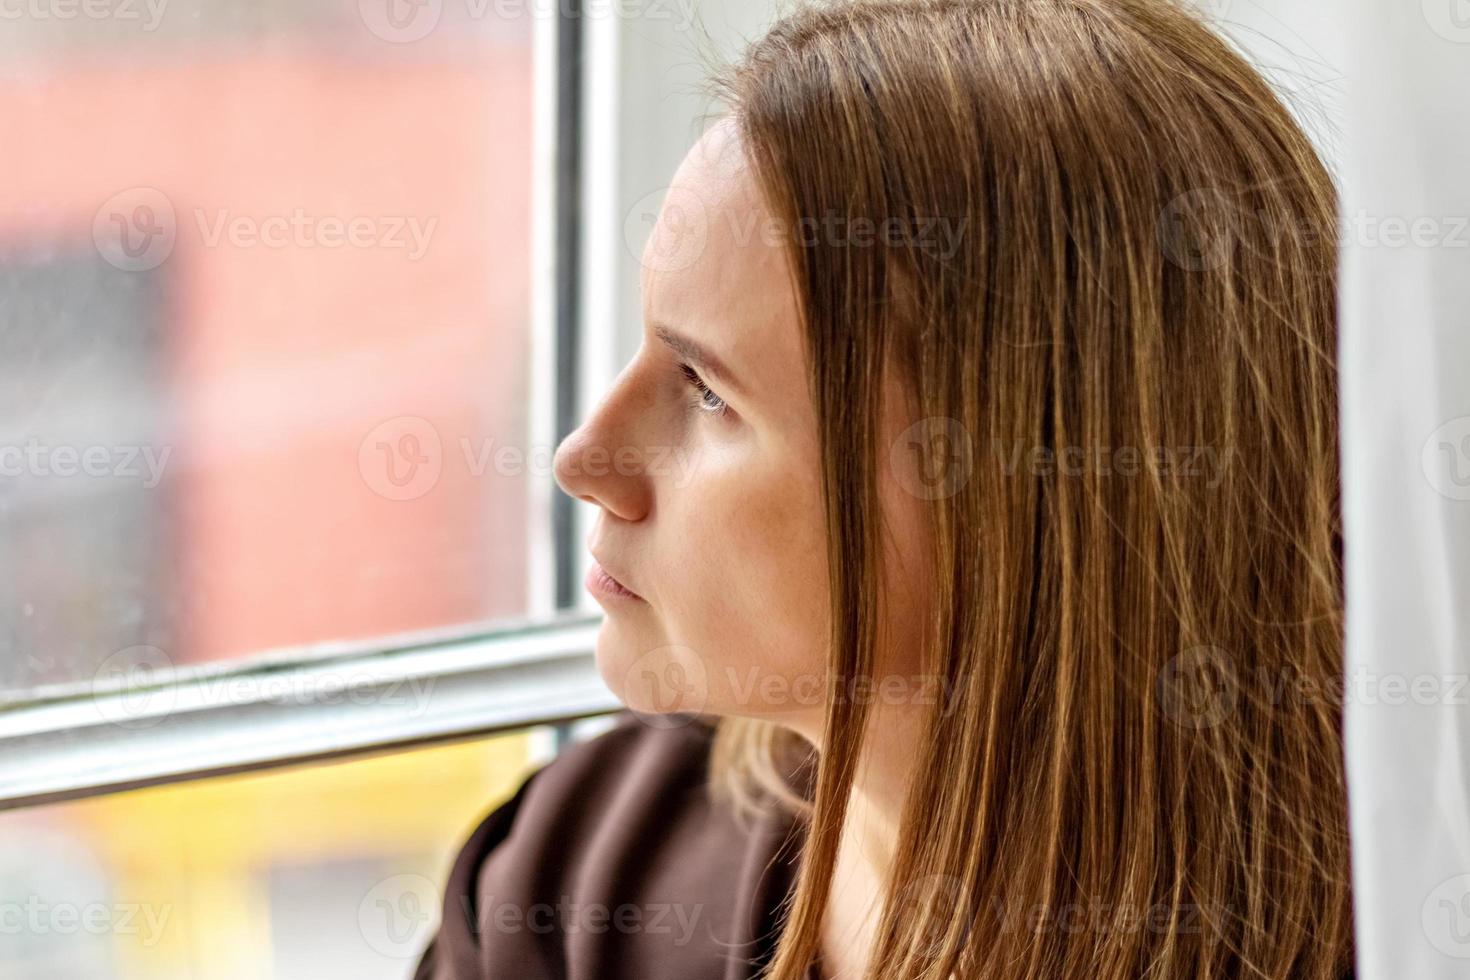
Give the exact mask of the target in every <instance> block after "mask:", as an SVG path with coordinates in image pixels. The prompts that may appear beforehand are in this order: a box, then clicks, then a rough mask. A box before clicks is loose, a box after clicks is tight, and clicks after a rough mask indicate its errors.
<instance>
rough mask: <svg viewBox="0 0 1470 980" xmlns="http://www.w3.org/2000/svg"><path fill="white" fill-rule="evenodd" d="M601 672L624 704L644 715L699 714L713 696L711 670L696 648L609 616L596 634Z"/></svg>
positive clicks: (604, 679) (597, 657) (609, 686)
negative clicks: (626, 625)
mask: <svg viewBox="0 0 1470 980" xmlns="http://www.w3.org/2000/svg"><path fill="white" fill-rule="evenodd" d="M596 660H597V672H598V673H599V674H601V675H602V680H603V682H604V683H605V684H607V686H608V689H609V690H610V691H612V693H613V694H614V695H615V696H616V697H617V699H618V700H619V701H621V702H623V704H625V705H627V707H628V708H630V709H631V710H633V711H635V712H637V713H639V714H642V715H672V714H690V713H694V714H698V713H701V712H703V711H705V710H706V708H707V704H708V701H709V673H708V670H707V669H706V666H705V662H704V658H703V657H701V656H700V655H699V653H698V652H697V651H695V650H694V649H693V648H692V647H689V646H685V645H683V644H678V643H669V642H668V641H667V640H666V639H665V638H664V637H663V636H662V635H653V636H641V635H639V631H636V630H628V629H626V628H624V627H622V626H620V625H618V624H616V623H613V622H612V620H611V618H609V619H606V620H603V624H602V628H601V629H600V630H599V631H598V634H597V648H596Z"/></svg>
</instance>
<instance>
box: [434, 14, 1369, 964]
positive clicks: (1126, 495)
mask: <svg viewBox="0 0 1470 980" xmlns="http://www.w3.org/2000/svg"><path fill="white" fill-rule="evenodd" d="M718 84H719V87H720V89H721V91H722V92H723V94H724V95H725V96H727V98H728V102H729V106H730V111H729V113H728V114H727V115H725V116H724V117H722V118H721V119H720V121H719V122H718V123H716V124H715V125H713V126H712V127H710V128H709V129H708V131H707V132H706V134H705V135H704V136H703V138H701V139H700V140H699V142H698V143H697V144H696V145H695V146H694V148H693V149H692V150H691V151H690V153H689V155H688V156H687V158H686V159H685V160H684V162H683V164H682V166H681V167H680V169H679V171H678V174H677V176H676V177H675V179H674V183H673V185H672V186H671V188H670V189H669V192H668V197H667V201H666V203H665V205H664V208H663V211H662V213H661V215H660V219H659V223H658V227H657V228H656V230H655V232H654V234H653V238H652V240H651V241H650V243H649V247H648V250H647V251H646V252H645V253H644V274H643V281H642V289H643V298H644V316H645V322H644V342H643V345H642V347H641V348H640V350H639V352H638V355H637V357H636V358H635V359H634V360H633V361H632V363H630V364H629V365H628V366H627V368H626V369H625V370H624V371H623V373H622V374H621V375H620V376H619V378H618V379H617V382H616V384H615V385H614V386H613V388H612V390H611V391H610V392H609V393H608V394H607V396H606V398H605V400H604V401H603V402H602V403H601V404H600V405H599V406H598V407H597V409H596V411H595V412H594V413H593V414H592V415H591V417H590V418H588V419H587V420H586V422H585V423H584V424H583V425H582V427H581V428H580V429H578V430H577V431H576V432H575V433H574V434H573V435H572V436H571V437H569V438H568V439H567V440H566V442H565V443H564V444H563V445H562V446H561V447H560V450H559V452H558V456H557V477H558V480H559V482H560V483H561V485H562V487H563V488H564V489H565V490H566V491H567V492H568V493H570V494H572V495H574V496H576V497H578V498H580V499H582V500H586V501H589V502H591V503H592V504H594V505H595V506H596V507H597V508H598V511H599V513H598V521H597V524H596V527H595V529H594V532H593V534H592V536H591V538H590V539H589V547H590V548H591V550H592V552H593V553H594V556H595V558H596V559H597V561H598V562H599V563H600V564H598V565H595V566H594V568H593V574H592V575H591V576H590V577H589V587H590V588H592V590H593V591H594V593H595V594H596V595H597V597H598V599H599V600H600V602H601V603H602V605H603V606H604V607H605V609H606V612H607V617H606V620H605V622H604V625H603V627H602V630H601V633H600V635H599V639H598V647H597V658H598V663H599V667H600V670H601V672H602V674H603V676H604V677H605V678H606V679H607V681H608V683H609V684H610V685H611V687H612V688H613V690H614V691H615V692H616V693H617V694H618V696H619V697H620V698H621V699H622V700H623V701H624V702H625V703H626V704H627V705H628V707H629V708H630V709H631V711H630V712H626V713H625V714H624V716H623V717H622V718H621V720H620V721H619V723H618V725H617V726H616V727H615V728H614V729H613V730H612V731H610V732H608V733H606V734H604V735H602V736H599V737H598V738H596V739H593V740H591V741H589V742H585V743H582V744H580V745H578V746H575V747H574V748H572V749H570V750H568V751H567V752H565V753H564V754H563V755H562V756H561V757H559V758H558V759H557V760H556V761H555V762H553V763H551V764H550V765H549V766H548V767H546V768H545V769H543V770H542V771H541V772H539V773H538V774H537V775H535V776H534V777H532V779H531V780H530V781H528V782H527V784H526V785H525V786H524V787H523V788H522V790H521V792H520V793H519V794H518V795H517V796H516V798H515V799H514V800H512V801H511V802H509V803H507V804H505V805H504V806H503V807H501V808H499V809H498V810H497V811H496V812H495V813H493V814H492V815H491V816H490V817H489V818H488V819H487V820H486V821H485V822H484V823H483V824H481V826H480V827H479V828H478V829H477V830H476V831H475V833H474V835H473V836H472V837H471V838H470V840H469V842H468V843H467V845H466V846H465V848H464V850H463V851H462V853H461V854H460V856H459V859H458V861H457V863H456V865H455V868H454V870H453V873H452V877H451V881H450V884H449V892H448V895H447V896H446V903H445V908H444V913H443V923H442V925H441V927H440V932H439V934H438V936H437V937H436V938H435V940H434V942H433V943H432V944H431V945H430V947H429V949H428V950H427V951H426V952H425V955H424V957H423V959H422V961H421V963H420V965H419V977H421V978H426V980H451V978H453V980H469V978H471V977H495V978H501V977H504V978H515V980H525V978H563V977H575V978H586V980H593V978H597V980H607V978H628V980H634V978H636V980H736V978H742V980H743V978H753V977H757V976H759V977H762V978H770V980H800V978H802V977H808V976H820V977H825V978H829V980H837V978H843V980H848V978H850V980H861V978H922V980H944V978H947V977H955V978H964V980H971V978H997V980H999V978H1005V980H1020V978H1034V980H1041V978H1047V980H1052V978H1077V980H1096V978H1108V980H1136V978H1140V977H1149V978H1190V980H1196V978H1198V980H1204V978H1245V977H1250V978H1293V980H1308V978H1310V980H1329V978H1330V980H1340V978H1341V977H1343V976H1345V975H1347V974H1348V972H1349V971H1350V969H1351V960H1352V931H1351V897H1350V892H1349V881H1348V878H1349V876H1348V853H1349V852H1348V840H1347V830H1346V813H1345V793H1344V782H1343V762H1342V745H1341V736H1340V714H1341V704H1340V698H1335V697H1333V696H1332V692H1333V691H1334V690H1340V685H1339V684H1338V680H1337V679H1338V675H1339V672H1340V669H1341V639H1342V634H1341V630H1342V618H1341V602H1342V599H1341V581H1340V579H1341V572H1340V548H1341V546H1340V537H1339V516H1338V450H1337V433H1336V428H1337V422H1336V390H1335V382H1334V352H1335V351H1334V349H1335V336H1334V264H1335V258H1336V253H1335V240H1334V229H1335V213H1334V208H1335V195H1334V190H1333V186H1332V183H1331V180H1330V178H1329V176H1328V174H1327V173H1326V171H1325V170H1324V168H1323V165H1322V163H1321V162H1320V160H1319V158H1318V156H1317V155H1316V154H1315V153H1314V151H1313V148H1312V146H1311V144H1310V143H1309V142H1308V140H1307V139H1306V138H1305V137H1304V136H1303V134H1302V132H1301V131H1300V130H1299V128H1298V127H1297V126H1296V125H1295V123H1294V122H1293V120H1292V118H1291V116H1290V115H1289V114H1288V112H1287V111H1286V110H1285V109H1284V108H1283V106H1282V104H1281V103H1280V102H1279V101H1278V99H1277V97H1276V96H1275V95H1273V94H1272V92H1271V91H1270V89H1269V88H1268V87H1267V85H1266V84H1264V83H1263V82H1262V80H1261V78H1260V77H1259V76H1258V75H1257V74H1256V73H1255V72H1254V71H1253V70H1252V69H1251V68H1250V67H1248V66H1247V64H1246V63H1245V62H1244V61H1242V59H1241V58H1240V57H1238V56H1237V55H1236V54H1235V53H1234V52H1233V51H1232V49H1231V48H1230V47H1229V46H1227V45H1226V44H1225V43H1223V42H1222V41H1221V40H1219V39H1218V38H1217V37H1216V36H1214V35H1213V34H1212V33H1211V32H1210V31H1209V30H1207V29H1206V28H1205V27H1204V26H1202V25H1201V24H1200V23H1198V22H1197V21H1196V20H1195V19H1193V18H1192V17H1191V16H1190V15H1188V14H1187V13H1185V12H1184V11H1183V10H1182V9H1180V8H1179V7H1176V6H1175V5H1173V4H1171V3H1168V2H1165V0H866V2H845V3H835V4H834V3H823V4H817V5H809V6H804V7H801V8H800V9H798V10H797V11H796V12H794V13H793V14H791V15H790V16H788V17H787V18H786V19H784V20H782V21H781V22H780V23H779V24H777V26H776V27H775V28H773V29H772V30H771V31H770V33H769V34H767V35H766V36H765V37H763V38H762V39H760V40H759V41H758V42H756V43H755V44H754V45H753V46H752V47H751V48H750V49H749V51H748V52H747V53H746V54H745V56H744V58H743V59H742V60H741V61H740V62H739V63H738V64H736V65H734V66H733V67H731V68H729V69H728V70H727V71H725V72H724V73H723V74H722V75H721V76H719V82H718Z"/></svg>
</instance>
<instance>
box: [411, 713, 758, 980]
mask: <svg viewBox="0 0 1470 980" xmlns="http://www.w3.org/2000/svg"><path fill="white" fill-rule="evenodd" d="M657 721H658V722H659V724H658V725H657V726H655V725H651V724H647V723H645V722H644V721H642V720H641V719H640V718H639V717H638V716H636V715H634V714H632V713H631V712H627V711H624V712H622V713H620V715H619V716H618V718H617V721H616V723H615V725H614V726H613V727H612V728H611V729H609V730H608V731H605V732H603V733H602V734H600V735H598V736H596V737H595V738H592V739H589V740H588V741H586V742H582V743H578V744H575V745H572V746H569V747H568V748H566V749H565V750H564V751H563V752H562V753H561V754H560V755H558V756H557V757H556V759H554V760H553V761H552V762H550V763H548V764H547V765H546V766H544V767H543V768H541V769H540V770H537V771H536V772H535V773H534V774H532V775H531V776H530V777H529V778H528V779H526V780H525V781H524V782H523V783H522V785H521V787H520V789H519V790H518V791H517V792H516V794H515V795H514V796H513V797H512V798H511V799H510V800H508V801H506V802H505V803H504V804H502V805H501V806H499V807H497V808H496V809H495V810H494V811H493V812H491V813H490V814H489V815H488V816H486V817H485V818H484V819H483V820H482V821H481V822H480V824H479V825H478V826H477V827H476V828H475V829H474V831H473V832H472V833H471V835H470V836H469V838H468V840H466V842H465V844H464V846H463V847H462V848H461V850H460V852H459V855H458V856H457V858H456V860H455V862H454V866H453V868H452V870H451V872H450V876H449V882H448V886H447V888H446V892H445V896H444V907H443V910H442V917H441V924H440V927H439V933H438V934H437V935H436V936H435V938H434V940H433V941H432V943H431V944H430V946H429V948H428V949H427V950H426V951H425V954H424V956H423V958H422V960H421V962H420V964H419V969H418V972H417V973H416V974H415V976H416V980H471V978H481V977H502V976H504V977H516V978H518V980H521V978H524V980H543V978H544V980H560V978H563V977H582V976H586V977H600V978H602V977H605V978H608V980H613V978H618V977H629V978H631V977H638V978H650V980H651V978H654V977H661V976H668V977H680V978H699V977H706V976H707V977H710V978H711V980H721V978H723V977H724V976H725V975H726V974H725V972H724V970H723V968H722V967H721V966H720V961H721V958H722V954H724V953H727V952H729V951H730V949H731V948H732V946H734V945H738V943H739V940H740V935H741V931H742V930H741V926H742V925H743V924H744V920H745V919H746V918H748V915H741V914H738V913H742V912H746V913H748V912H749V911H750V910H747V909H742V908H741V904H742V902H749V901H750V897H751V894H750V893H751V890H750V889H749V888H745V889H742V888H741V886H740V883H741V882H742V881H743V880H744V879H747V878H750V877H752V871H754V872H755V873H756V874H755V876H756V877H759V875H760V872H762V871H763V870H764V868H765V865H766V864H767V863H768V859H769V858H770V856H771V854H770V853H768V852H770V851H771V850H773V849H774V847H773V845H774V844H776V843H779V841H775V840H774V839H773V838H772V837H771V835H770V834H769V833H766V834H764V835H763V834H761V833H759V832H758V833H756V834H754V835H752V834H751V833H750V831H748V830H745V829H742V828H741V827H740V826H739V825H737V823H736V822H735V820H734V819H733V815H732V814H730V813H729V812H728V811H727V810H726V808H724V807H722V806H719V805H717V804H715V803H714V802H713V801H712V799H711V797H710V796H709V793H708V791H707V782H708V759H709V749H710V745H711V743H712V739H713V729H712V728H711V727H710V726H709V725H708V724H706V723H705V722H703V721H700V720H697V719H694V718H692V717H688V716H665V717H663V718H660V719H657ZM769 829H770V828H767V830H768V831H769ZM742 891H743V892H745V894H742ZM701 971H703V972H701Z"/></svg>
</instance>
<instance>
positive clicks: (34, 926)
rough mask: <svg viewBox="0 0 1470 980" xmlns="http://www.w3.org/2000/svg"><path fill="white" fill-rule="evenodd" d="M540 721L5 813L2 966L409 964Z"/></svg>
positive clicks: (265, 978)
mask: <svg viewBox="0 0 1470 980" xmlns="http://www.w3.org/2000/svg"><path fill="white" fill-rule="evenodd" d="M552 744H553V740H552V738H551V732H550V731H549V730H547V729H536V730H532V731H530V732H527V733H518V734H513V735H507V736H501V737H498V738H493V739H487V740H481V741H476V742H468V743H461V744H456V745H449V746H444V747H438V748H430V749H421V750H418V751H413V752H405V753H400V754H396V755H388V756H381V757H373V758H369V759H365V760H360V761H355V762H346V763H338V764H333V765H315V766H309V767H301V768H298V769H292V770H282V771H276V772H272V773H265V774H256V775H249V776H232V777H227V778H222V779H213V780H204V781H200V782H195V783H184V784H178V785H174V786H163V787H157V788H153V789H146V790H138V791H134V792H129V793H121V794H117V795H114V796H106V797H99V798H97V799H93V800H85V801H80V802H76V803H68V804H63V805H58V806H48V807H39V808H35V809H30V810H19V811H14V812H11V813H5V814H0V976H4V977H5V978H6V980H55V978H57V977H86V978H88V980H134V978H136V980H186V978H187V980H226V978H228V980H242V978H250V980H404V978H406V977H408V976H410V975H411V974H412V972H413V970H412V967H413V965H414V963H415V962H416V959H417V956H418V954H419V951H420V950H421V949H422V946H423V944H424V943H425V942H427V940H428V938H429V936H431V935H432V934H433V931H434V928H435V927H436V926H437V923H438V916H439V907H438V903H439V901H440V897H441V895H442V893H443V889H444V885H445V881H446V880H447V876H448V872H449V868H450V865H451V862H452V860H453V858H454V856H455V854H456V853H457V852H458V849H459V847H460V845H461V844H463V842H464V840H465V838H466V837H467V836H468V835H469V832H470V830H471V829H473V827H474V826H475V825H476V824H477V823H478V821H479V820H480V819H481V818H482V817H483V816H485V815H486V814H487V813H489V811H490V810H491V808H493V807H494V806H495V805H498V804H499V803H500V802H502V801H503V800H505V799H507V798H508V797H509V796H510V794H511V793H512V792H514V790H515V789H516V787H517V786H518V785H519V784H520V782H521V780H522V779H523V778H525V776H526V775H527V774H528V773H529V772H530V770H531V769H532V768H534V766H535V765H536V764H537V763H538V762H540V761H543V760H544V759H546V758H547V757H548V755H549V753H550V751H551V747H552Z"/></svg>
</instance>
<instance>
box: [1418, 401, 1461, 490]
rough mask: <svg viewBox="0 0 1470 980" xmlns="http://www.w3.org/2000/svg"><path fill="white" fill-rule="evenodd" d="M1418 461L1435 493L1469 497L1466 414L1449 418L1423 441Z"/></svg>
mask: <svg viewBox="0 0 1470 980" xmlns="http://www.w3.org/2000/svg"><path fill="white" fill-rule="evenodd" d="M1419 460H1420V463H1421V465H1422V466H1423V468H1424V478H1425V479H1426V480H1428V481H1429V485H1430V486H1431V487H1433V488H1434V489H1435V492H1436V493H1439V494H1440V495H1442V496H1445V497H1448V498H1450V499H1451V500H1470V415H1462V416H1460V417H1459V418H1456V419H1450V420H1449V421H1448V422H1446V423H1445V424H1444V425H1442V426H1440V427H1439V428H1437V429H1435V430H1434V432H1432V433H1431V434H1430V436H1429V438H1428V439H1426V440H1425V441H1424V448H1423V450H1422V451H1421V453H1420V456H1419Z"/></svg>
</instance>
